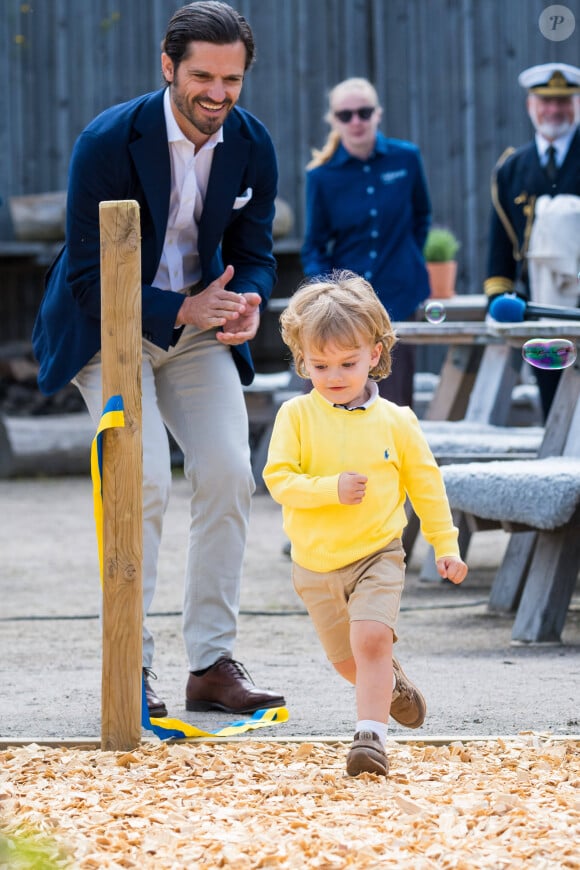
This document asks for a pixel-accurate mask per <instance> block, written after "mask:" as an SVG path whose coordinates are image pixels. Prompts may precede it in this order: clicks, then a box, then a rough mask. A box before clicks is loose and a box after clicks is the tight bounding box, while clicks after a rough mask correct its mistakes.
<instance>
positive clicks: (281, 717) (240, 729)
mask: <svg viewBox="0 0 580 870" xmlns="http://www.w3.org/2000/svg"><path fill="white" fill-rule="evenodd" d="M124 425H125V413H124V407H123V397H122V396H111V398H110V399H109V400H108V402H107V403H106V405H105V407H104V408H103V413H102V415H101V419H100V421H99V426H98V428H97V431H96V434H95V437H94V438H93V443H92V444H91V477H92V480H93V506H94V513H95V526H96V531H97V546H98V550H99V572H100V578H101V588H102V586H103V432H104V431H105V430H106V429H113V428H115V427H121V428H122V427H123V426H124ZM289 718H290V714H289V713H288V710H287V709H286V707H272V708H270V709H268V710H256V712H255V713H254V714H253V716H252V717H251V719H244V720H242V721H241V722H232V723H231V724H230V725H225V726H224V727H223V728H219V729H218V730H217V731H204V730H203V729H202V728H198V727H197V726H196V725H190V724H189V723H188V722H182V721H181V720H180V719H170V718H169V717H167V718H163V719H159V718H153V719H152V718H151V717H150V716H149V709H148V707H147V699H146V697H145V678H143V685H142V690H141V725H142V727H143V728H145V729H147V730H148V731H153V732H154V733H155V734H156V735H157V736H158V737H160V738H161V740H188V739H190V740H197V739H199V738H203V737H233V736H234V735H236V734H244V733H245V732H247V731H254V730H255V729H257V728H265V727H266V726H268V725H276V724H277V723H278V722H287V721H288V719H289Z"/></svg>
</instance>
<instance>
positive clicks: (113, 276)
mask: <svg viewBox="0 0 580 870" xmlns="http://www.w3.org/2000/svg"><path fill="white" fill-rule="evenodd" d="M99 220H100V231H101V342H102V363H103V365H102V370H103V406H104V405H105V403H106V402H107V401H108V399H109V398H110V397H111V396H114V395H121V396H122V398H123V404H124V412H125V427H124V428H111V429H106V430H105V431H104V433H103V438H104V440H103V471H102V482H103V620H102V623H103V671H102V695H101V748H102V749H104V750H122V751H127V750H130V749H133V748H135V747H136V746H138V745H139V743H140V742H141V680H142V677H141V669H142V622H143V594H142V587H143V577H142V561H143V465H142V439H141V330H142V327H141V244H140V238H141V232H140V223H139V205H138V203H137V202H135V201H133V200H126V201H123V200H121V201H118V202H101V203H100V205H99Z"/></svg>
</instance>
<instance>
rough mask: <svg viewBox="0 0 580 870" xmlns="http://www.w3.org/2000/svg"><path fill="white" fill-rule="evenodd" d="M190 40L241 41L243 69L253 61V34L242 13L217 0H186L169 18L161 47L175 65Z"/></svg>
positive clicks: (180, 59)
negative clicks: (244, 52) (190, 0)
mask: <svg viewBox="0 0 580 870" xmlns="http://www.w3.org/2000/svg"><path fill="white" fill-rule="evenodd" d="M192 40H195V41H196V42H213V43H214V45H230V44H231V43H233V42H238V41H241V42H243V43H244V45H245V47H246V65H245V69H249V68H250V67H251V65H252V63H253V62H254V56H255V46H254V35H253V33H252V31H251V29H250V25H249V24H248V22H247V21H246V19H245V18H244V17H243V15H240V14H239V12H236V10H235V9H232V7H231V6H228V4H227V3H221V2H219V0H200V2H198V3H188V5H187V6H183V7H182V8H181V9H178V10H177V12H175V14H174V15H173V17H172V18H171V20H170V22H169V24H168V25H167V31H166V33H165V39H164V40H163V43H162V45H161V48H162V50H163V51H164V52H165V53H166V54H167V55H169V57H170V58H171V60H172V61H173V66H174V68H175V69H177V67H178V66H179V64H180V63H181V61H182V60H183V58H184V57H185V56H186V55H187V53H188V49H189V43H190V42H192Z"/></svg>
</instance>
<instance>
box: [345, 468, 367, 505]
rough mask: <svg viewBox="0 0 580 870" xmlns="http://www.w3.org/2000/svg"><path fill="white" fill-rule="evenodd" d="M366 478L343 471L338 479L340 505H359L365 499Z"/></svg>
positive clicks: (352, 472) (362, 475)
mask: <svg viewBox="0 0 580 870" xmlns="http://www.w3.org/2000/svg"><path fill="white" fill-rule="evenodd" d="M367 480H368V477H365V476H364V474H358V473H357V472H356V471H343V472H342V474H341V475H340V477H339V478H338V500H339V502H340V503H341V504H360V503H361V501H362V500H363V498H364V497H365V490H366V487H367Z"/></svg>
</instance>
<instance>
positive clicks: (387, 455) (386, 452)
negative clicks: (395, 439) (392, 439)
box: [385, 450, 389, 459]
mask: <svg viewBox="0 0 580 870" xmlns="http://www.w3.org/2000/svg"><path fill="white" fill-rule="evenodd" d="M388 458H389V451H388V450H385V459H388Z"/></svg>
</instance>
